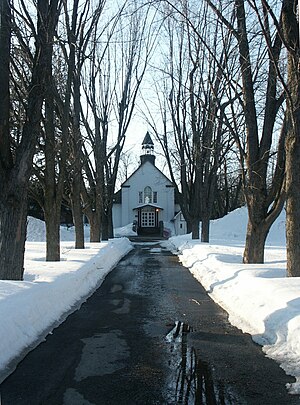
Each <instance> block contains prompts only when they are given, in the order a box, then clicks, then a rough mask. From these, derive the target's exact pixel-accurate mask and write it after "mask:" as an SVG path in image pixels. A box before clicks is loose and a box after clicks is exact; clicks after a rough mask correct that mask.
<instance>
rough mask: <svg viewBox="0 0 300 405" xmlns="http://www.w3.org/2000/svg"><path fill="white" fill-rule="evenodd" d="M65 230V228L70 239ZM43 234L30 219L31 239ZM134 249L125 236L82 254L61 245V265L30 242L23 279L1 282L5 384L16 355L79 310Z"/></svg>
mask: <svg viewBox="0 0 300 405" xmlns="http://www.w3.org/2000/svg"><path fill="white" fill-rule="evenodd" d="M67 232H68V231H67V230H66V229H63V230H62V234H63V235H65V236H67V239H69V237H70V236H69V234H70V235H71V232H69V233H67ZM44 236H45V234H44V224H43V222H42V221H40V222H39V221H38V220H32V219H30V220H29V227H28V240H34V239H38V238H40V239H42V240H43V239H44ZM131 249H132V244H131V243H130V241H129V240H128V239H126V238H120V239H114V240H110V241H108V242H105V243H88V244H86V248H85V249H82V250H79V249H74V242H62V244H61V250H62V257H61V261H60V262H45V243H44V242H26V249H25V272H24V281H0V302H1V305H0V319H1V323H0V369H1V370H2V372H1V378H2V380H3V378H5V377H6V375H7V374H9V372H10V371H11V367H14V365H13V363H16V362H17V360H18V359H17V357H18V356H19V355H22V356H23V355H24V353H26V352H28V351H29V350H30V349H31V348H32V347H34V346H35V345H36V344H37V343H39V342H40V341H41V340H42V339H43V338H44V337H45V336H46V335H47V334H48V333H49V332H50V331H51V330H52V329H53V328H54V327H56V326H57V325H58V324H59V323H61V322H62V321H63V320H64V319H65V318H66V317H67V315H68V314H69V313H70V312H73V311H74V310H75V309H77V308H78V307H79V306H80V305H81V304H82V302H83V301H85V300H86V298H87V297H88V296H90V295H91V294H92V293H93V292H94V290H95V289H96V288H97V287H98V286H99V285H100V284H101V282H102V281H103V279H104V277H105V276H106V274H107V273H108V272H109V271H110V270H111V269H112V268H113V267H114V266H115V265H116V264H117V262H118V261H119V260H120V259H121V258H122V257H123V256H124V255H126V254H127V253H128V252H129V251H130V250H131ZM13 359H15V361H14V362H11V361H12V360H13Z"/></svg>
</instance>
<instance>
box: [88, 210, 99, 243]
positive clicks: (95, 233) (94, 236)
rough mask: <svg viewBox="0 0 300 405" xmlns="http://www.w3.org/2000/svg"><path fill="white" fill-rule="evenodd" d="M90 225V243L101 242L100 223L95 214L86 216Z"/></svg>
mask: <svg viewBox="0 0 300 405" xmlns="http://www.w3.org/2000/svg"><path fill="white" fill-rule="evenodd" d="M86 216H87V218H88V220H89V224H90V242H100V241H101V221H100V218H99V214H98V213H97V212H92V213H87V214H86Z"/></svg>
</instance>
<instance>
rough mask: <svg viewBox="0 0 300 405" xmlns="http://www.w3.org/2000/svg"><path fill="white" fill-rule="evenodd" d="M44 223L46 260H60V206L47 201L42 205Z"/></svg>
mask: <svg viewBox="0 0 300 405" xmlns="http://www.w3.org/2000/svg"><path fill="white" fill-rule="evenodd" d="M44 216H45V223H46V240H47V243H46V261H47V262H59V261H60V208H59V209H57V207H56V204H55V203H53V204H51V202H50V201H48V202H47V203H46V204H45V207H44Z"/></svg>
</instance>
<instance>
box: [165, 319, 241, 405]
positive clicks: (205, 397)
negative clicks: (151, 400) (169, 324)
mask: <svg viewBox="0 0 300 405" xmlns="http://www.w3.org/2000/svg"><path fill="white" fill-rule="evenodd" d="M191 331H192V329H191V327H190V326H189V325H187V324H186V323H183V322H180V321H177V322H176V323H175V326H174V327H173V329H172V330H171V331H170V332H169V333H168V334H167V336H166V338H165V339H166V342H167V343H168V344H169V350H170V352H171V359H170V360H169V368H170V376H169V380H168V382H167V390H168V400H170V401H171V402H172V403H176V404H188V405H192V404H195V405H198V404H207V405H217V404H218V405H219V404H220V405H230V404H235V405H236V404H237V403H238V404H242V403H243V402H242V401H241V400H240V399H239V398H237V396H236V395H234V394H233V393H232V392H231V390H230V387H226V386H225V385H224V384H223V383H222V382H221V381H215V380H214V375H213V374H214V368H213V367H212V366H211V365H209V364H208V363H206V362H205V361H202V360H201V359H200V358H199V357H198V355H197V352H196V350H195V348H194V347H192V346H191V345H189V342H188V334H189V333H190V332H191Z"/></svg>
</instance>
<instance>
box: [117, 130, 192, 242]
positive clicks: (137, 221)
mask: <svg viewBox="0 0 300 405" xmlns="http://www.w3.org/2000/svg"><path fill="white" fill-rule="evenodd" d="M113 223H114V227H115V228H118V227H123V226H126V225H128V224H132V225H133V228H134V229H135V230H136V232H137V234H138V235H161V236H163V235H164V236H168V234H171V233H175V234H182V233H185V230H186V225H185V221H184V219H183V218H182V215H181V213H180V207H179V204H178V203H177V201H176V198H175V187H174V184H173V183H172V182H171V180H169V179H168V178H167V177H166V176H165V175H164V174H163V173H162V172H161V171H160V170H159V169H158V168H157V167H156V166H155V154H154V144H153V141H152V139H151V136H150V134H149V132H147V133H146V135H145V138H144V140H143V142H142V155H141V156H140V165H139V167H138V169H137V170H136V171H135V172H134V173H133V174H132V175H131V176H130V177H129V178H128V179H127V180H126V181H125V182H124V183H123V184H122V185H121V189H120V190H119V191H118V192H117V193H116V194H115V199H114V204H113ZM170 228H173V229H170Z"/></svg>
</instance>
